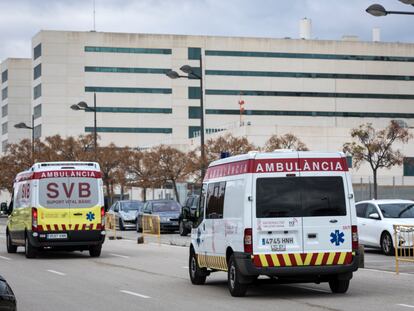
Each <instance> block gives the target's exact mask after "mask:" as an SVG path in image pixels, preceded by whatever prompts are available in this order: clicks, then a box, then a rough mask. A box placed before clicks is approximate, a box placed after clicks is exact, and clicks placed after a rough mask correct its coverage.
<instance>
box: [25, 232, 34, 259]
mask: <svg viewBox="0 0 414 311" xmlns="http://www.w3.org/2000/svg"><path fill="white" fill-rule="evenodd" d="M24 254H25V255H26V258H36V256H37V248H36V247H34V246H33V245H32V244H31V243H30V241H29V238H28V237H27V235H26V237H25V240H24Z"/></svg>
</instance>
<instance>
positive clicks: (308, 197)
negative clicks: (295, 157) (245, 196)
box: [256, 176, 346, 218]
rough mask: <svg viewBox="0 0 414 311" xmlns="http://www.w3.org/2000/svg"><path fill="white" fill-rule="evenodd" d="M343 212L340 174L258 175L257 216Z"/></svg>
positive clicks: (326, 214) (301, 215) (317, 214)
mask: <svg viewBox="0 0 414 311" xmlns="http://www.w3.org/2000/svg"><path fill="white" fill-rule="evenodd" d="M343 215H346V203H345V191H344V184H343V180H342V177H339V176H338V177H336V176H335V177H281V178H258V179H257V182H256V217H257V218H272V217H312V216H343Z"/></svg>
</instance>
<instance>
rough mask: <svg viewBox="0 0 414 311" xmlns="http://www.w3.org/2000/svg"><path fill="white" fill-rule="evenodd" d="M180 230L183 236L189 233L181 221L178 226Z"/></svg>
mask: <svg viewBox="0 0 414 311" xmlns="http://www.w3.org/2000/svg"><path fill="white" fill-rule="evenodd" d="M178 231H179V232H180V235H181V236H187V235H188V233H189V230H188V229H187V228H186V227H185V225H184V223H183V222H182V221H180V225H179V227H178Z"/></svg>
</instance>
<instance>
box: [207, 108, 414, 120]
mask: <svg viewBox="0 0 414 311" xmlns="http://www.w3.org/2000/svg"><path fill="white" fill-rule="evenodd" d="M206 114H218V115H240V110H239V109H206ZM244 114H245V115H249V116H303V117H342V118H387V119H388V118H391V119H410V118H414V113H387V112H347V111H335V112H334V111H297V110H245V111H244Z"/></svg>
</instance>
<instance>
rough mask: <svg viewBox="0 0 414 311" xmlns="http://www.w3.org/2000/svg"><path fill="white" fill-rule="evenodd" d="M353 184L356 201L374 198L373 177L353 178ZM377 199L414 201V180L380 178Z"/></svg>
mask: <svg viewBox="0 0 414 311" xmlns="http://www.w3.org/2000/svg"><path fill="white" fill-rule="evenodd" d="M352 184H353V188H354V193H355V200H356V201H361V200H371V199H373V198H374V182H373V178H372V177H371V176H368V177H358V176H353V177H352ZM377 199H406V200H414V178H413V177H404V176H390V177H379V178H378V198H377Z"/></svg>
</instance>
